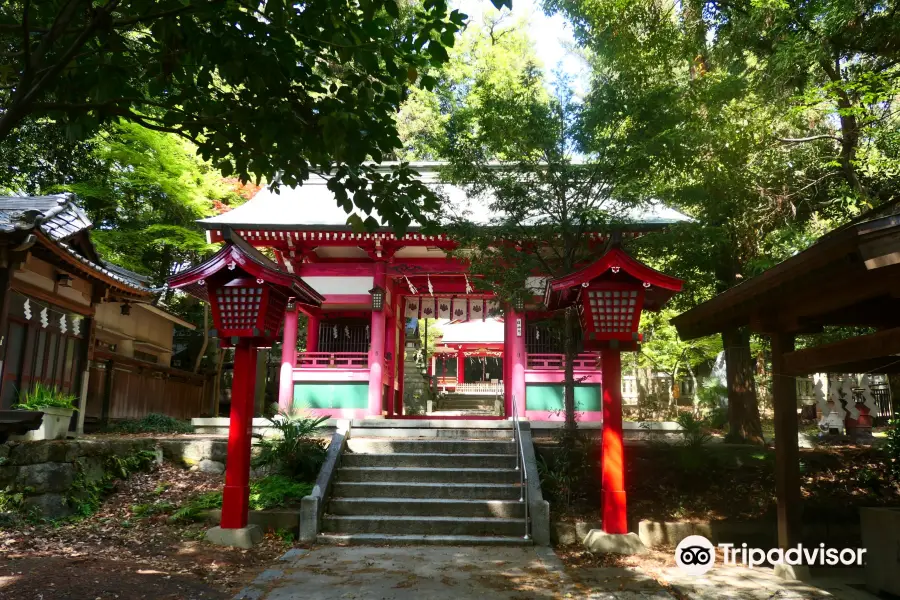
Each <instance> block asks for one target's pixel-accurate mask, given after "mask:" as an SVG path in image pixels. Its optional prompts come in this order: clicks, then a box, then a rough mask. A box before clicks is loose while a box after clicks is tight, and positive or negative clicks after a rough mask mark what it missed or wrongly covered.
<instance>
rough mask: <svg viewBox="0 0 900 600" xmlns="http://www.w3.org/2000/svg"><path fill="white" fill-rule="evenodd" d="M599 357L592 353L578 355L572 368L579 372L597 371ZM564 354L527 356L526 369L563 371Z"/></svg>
mask: <svg viewBox="0 0 900 600" xmlns="http://www.w3.org/2000/svg"><path fill="white" fill-rule="evenodd" d="M598 359H599V356H598V355H597V354H594V353H592V352H585V353H582V354H579V355H578V356H577V357H576V358H575V364H574V367H575V369H576V370H580V371H593V370H595V369H597V364H598ZM565 360H566V356H565V354H529V355H528V368H529V369H533V370H540V371H562V370H564V369H565Z"/></svg>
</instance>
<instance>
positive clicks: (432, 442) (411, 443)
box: [347, 432, 515, 454]
mask: <svg viewBox="0 0 900 600" xmlns="http://www.w3.org/2000/svg"><path fill="white" fill-rule="evenodd" d="M353 434H355V432H352V433H351V437H350V439H349V440H347V449H348V450H349V452H355V453H361V454H396V453H401V454H514V453H515V446H514V445H513V442H512V436H510V439H508V440H459V439H451V440H447V439H403V438H395V439H391V438H364V437H352V435H353Z"/></svg>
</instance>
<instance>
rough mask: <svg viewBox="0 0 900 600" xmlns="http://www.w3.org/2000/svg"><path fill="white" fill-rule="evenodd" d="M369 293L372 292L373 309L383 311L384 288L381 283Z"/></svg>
mask: <svg viewBox="0 0 900 600" xmlns="http://www.w3.org/2000/svg"><path fill="white" fill-rule="evenodd" d="M369 293H370V294H372V310H373V311H375V312H381V311H383V310H384V288H383V287H381V286H380V285H376V286H375V287H373V288H372V289H371V290H369Z"/></svg>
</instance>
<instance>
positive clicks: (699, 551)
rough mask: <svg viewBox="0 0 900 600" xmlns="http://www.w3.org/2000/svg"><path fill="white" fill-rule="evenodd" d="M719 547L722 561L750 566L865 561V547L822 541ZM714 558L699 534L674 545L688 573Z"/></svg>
mask: <svg viewBox="0 0 900 600" xmlns="http://www.w3.org/2000/svg"><path fill="white" fill-rule="evenodd" d="M718 548H719V549H721V550H722V564H724V565H739V564H740V565H746V566H748V567H750V568H751V569H752V568H753V567H756V566H759V565H764V564H767V563H768V564H772V565H776V564H780V563H783V564H787V565H791V566H798V565H807V566H826V565H827V566H831V567H833V566H836V565H843V566H858V567H861V566H862V565H863V564H864V561H863V556H864V555H865V553H866V549H865V548H842V549H838V548H826V547H825V544H819V545H818V546H812V547H805V546H803V544H797V546H795V547H793V548H788V549H787V550H785V549H783V548H772V549H771V550H768V551H767V550H763V549H762V548H750V547H748V546H747V544H741V546H740V547H735V545H734V544H719V545H718ZM715 562H716V547H715V546H713V545H712V542H710V541H709V540H708V539H706V538H705V537H703V536H702V535H689V536H687V537H686V538H684V539H683V540H681V542H679V544H678V546H677V547H676V548H675V564H677V565H678V567H679V568H680V569H681V570H682V571H684V572H686V573H688V574H689V575H703V574H704V573H706V572H707V571H709V570H710V569H712V568H713V565H714V564H715Z"/></svg>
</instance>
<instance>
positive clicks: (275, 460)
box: [252, 413, 327, 481]
mask: <svg viewBox="0 0 900 600" xmlns="http://www.w3.org/2000/svg"><path fill="white" fill-rule="evenodd" d="M268 421H269V423H270V426H271V427H272V428H273V429H274V430H275V433H276V435H275V436H274V437H263V436H261V435H258V434H254V437H256V438H258V440H259V441H258V442H257V444H256V447H257V449H258V451H259V452H258V453H257V454H256V456H254V457H253V461H252V464H253V467H254V468H257V469H265V470H267V472H268V473H270V474H277V475H282V476H284V477H288V478H290V479H294V480H297V481H315V479H316V477H317V476H318V474H319V469H320V468H321V466H322V464H323V463H324V462H325V448H326V446H325V441H324V440H323V439H321V438H319V437H316V434H317V433H318V432H319V430H320V429H321V426H322V423H324V422H325V421H327V419H326V418H324V417H323V418H306V417H301V416H295V415H290V414H286V413H279V414H278V415H276V416H275V417H272V418H270V419H268Z"/></svg>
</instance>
